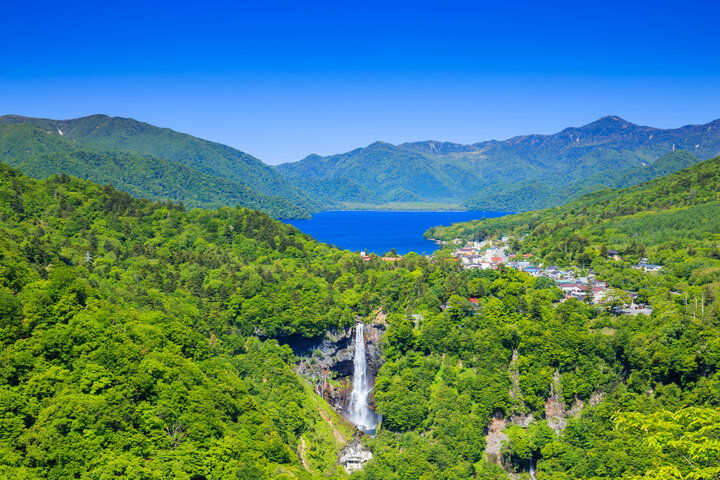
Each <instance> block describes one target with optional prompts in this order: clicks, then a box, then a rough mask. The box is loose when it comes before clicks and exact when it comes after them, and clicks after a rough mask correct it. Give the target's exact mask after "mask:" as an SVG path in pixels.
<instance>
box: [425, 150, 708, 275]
mask: <svg viewBox="0 0 720 480" xmlns="http://www.w3.org/2000/svg"><path fill="white" fill-rule="evenodd" d="M718 192H720V157H717V158H714V159H710V160H706V161H704V162H701V163H699V164H696V165H693V166H692V167H690V168H687V169H685V170H682V171H679V172H676V173H673V174H670V175H666V176H664V177H660V178H656V179H654V180H651V181H648V182H645V183H641V184H639V185H635V186H631V187H627V188H624V189H618V190H612V189H606V190H600V191H597V192H594V193H591V194H588V195H585V196H583V197H581V198H579V199H577V200H575V201H572V202H570V203H568V204H566V205H563V206H561V207H555V208H551V209H546V210H538V211H533V212H526V213H520V214H516V215H510V216H506V217H499V218H491V219H487V220H473V221H470V222H463V223H457V224H454V225H451V226H449V227H434V228H432V229H430V230H428V231H427V232H426V234H425V235H426V237H432V238H438V239H443V240H450V239H453V238H456V237H459V238H465V239H482V238H485V237H487V236H489V235H497V234H504V235H515V236H518V237H520V236H527V238H526V239H525V241H524V244H525V245H526V246H527V247H528V248H529V245H531V244H532V245H534V247H535V248H539V247H540V245H542V246H543V247H542V249H541V250H540V251H538V252H537V253H541V254H542V256H543V257H544V258H549V260H550V261H551V262H555V261H560V262H565V263H567V262H568V261H571V260H573V259H575V260H577V258H574V257H573V255H577V254H580V255H582V251H583V248H581V247H589V248H590V247H591V246H593V245H594V246H597V245H599V244H600V243H603V244H605V245H606V246H607V245H611V246H612V247H618V248H626V247H628V246H629V245H631V244H633V243H638V242H642V243H643V244H644V245H646V246H657V245H661V244H663V243H666V242H680V243H679V244H684V243H687V242H688V241H702V240H704V239H710V238H713V235H715V234H717V233H718V232H720V210H718V208H720V193H718ZM577 239H582V240H580V243H578V244H577V245H574V246H573V247H572V248H569V247H568V245H569V244H573V242H575V241H576V240H577ZM536 242H540V243H539V244H536Z"/></svg>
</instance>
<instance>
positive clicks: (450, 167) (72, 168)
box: [0, 115, 720, 218]
mask: <svg viewBox="0 0 720 480" xmlns="http://www.w3.org/2000/svg"><path fill="white" fill-rule="evenodd" d="M718 154H720V120H715V121H714V122H711V123H708V124H705V125H688V126H685V127H681V128H677V129H658V128H652V127H646V126H639V125H635V124H633V123H630V122H627V121H625V120H623V119H621V118H619V117H617V116H608V117H603V118H601V119H599V120H597V121H595V122H593V123H590V124H588V125H585V126H583V127H579V128H566V129H564V130H562V131H561V132H558V133H556V134H553V135H527V136H520V137H514V138H511V139H508V140H504V141H496V140H492V141H487V142H480V143H475V144H472V145H462V144H457V143H449V142H438V141H424V142H413V143H403V144H400V145H392V144H389V143H385V142H375V143H372V144H371V145H369V146H367V147H365V148H358V149H355V150H352V151H350V152H347V153H342V154H337V155H331V156H327V157H322V156H319V155H310V156H308V157H306V158H304V159H303V160H301V161H298V162H293V163H284V164H282V165H278V166H275V167H273V166H269V165H266V164H264V163H263V162H262V161H261V160H259V159H257V158H255V157H253V156H251V155H248V154H246V153H244V152H241V151H239V150H237V149H234V148H231V147H228V146H226V145H222V144H219V143H215V142H210V141H207V140H203V139H200V138H197V137H193V136H191V135H188V134H184V133H179V132H175V131H173V130H171V129H168V128H159V127H156V126H153V125H150V124H148V123H144V122H140V121H137V120H133V119H130V118H121V117H109V116H106V115H91V116H88V117H82V118H77V119H73V120H51V119H42V118H29V117H21V116H17V115H6V116H3V117H0V161H1V162H4V163H7V164H8V165H10V166H13V167H16V168H20V169H22V170H23V171H24V172H26V173H27V174H28V175H31V176H33V177H36V178H45V177H47V176H49V175H52V174H59V173H66V174H70V175H74V176H77V177H81V178H84V179H90V180H93V181H96V182H100V183H105V184H112V185H113V186H114V187H116V188H118V189H120V190H124V191H127V192H129V193H131V194H132V195H135V196H141V197H145V198H148V199H151V200H171V201H174V202H183V203H184V205H185V206H187V207H191V208H192V207H202V208H215V207H220V206H224V205H241V206H246V207H250V208H255V209H259V210H263V211H265V212H267V213H269V214H270V215H271V216H273V217H275V218H306V217H308V216H310V214H311V213H313V212H317V211H320V210H330V209H362V208H371V209H417V208H427V209H445V208H460V209H473V210H495V211H526V210H532V209H537V208H545V207H551V206H556V205H560V204H563V203H565V202H567V201H570V200H572V199H574V198H577V197H579V196H581V195H584V194H587V193H590V192H593V191H596V190H600V189H603V188H619V187H625V186H629V185H634V184H637V183H640V182H643V181H646V180H650V179H652V178H656V177H658V176H661V175H665V174H668V173H672V172H674V171H677V170H681V169H683V168H687V167H688V166H690V165H693V164H695V163H697V162H698V161H699V160H701V159H707V158H711V157H713V156H716V155H718Z"/></svg>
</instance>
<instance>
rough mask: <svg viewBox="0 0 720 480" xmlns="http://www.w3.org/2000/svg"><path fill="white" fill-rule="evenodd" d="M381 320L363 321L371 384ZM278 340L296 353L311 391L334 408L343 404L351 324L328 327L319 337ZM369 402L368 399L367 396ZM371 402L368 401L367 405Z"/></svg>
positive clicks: (348, 382)
mask: <svg viewBox="0 0 720 480" xmlns="http://www.w3.org/2000/svg"><path fill="white" fill-rule="evenodd" d="M383 333H385V325H384V322H381V321H374V322H373V323H368V324H366V325H365V342H366V355H367V365H368V375H369V377H370V382H371V384H374V382H375V377H376V376H377V373H378V371H379V370H380V367H381V366H382V351H381V346H380V340H381V337H382V335H383ZM280 341H281V343H284V344H286V345H288V346H289V347H290V348H292V349H293V352H294V353H295V355H296V356H298V357H300V361H299V362H298V365H297V371H298V373H299V374H300V375H302V376H303V377H305V378H306V379H308V380H309V381H311V382H312V383H313V384H314V385H315V391H316V393H317V394H318V395H320V396H322V397H323V398H324V399H325V400H326V401H327V402H328V403H329V404H330V405H332V406H333V407H334V408H335V409H336V410H337V411H338V412H341V413H342V412H343V411H344V410H345V408H346V407H347V404H348V400H349V394H350V392H351V391H352V382H353V355H354V341H355V328H354V327H348V328H345V329H335V330H328V331H327V332H325V335H324V336H323V337H315V338H309V339H308V338H302V337H285V338H283V339H281V340H280ZM371 403H372V399H371ZM371 406H372V405H371Z"/></svg>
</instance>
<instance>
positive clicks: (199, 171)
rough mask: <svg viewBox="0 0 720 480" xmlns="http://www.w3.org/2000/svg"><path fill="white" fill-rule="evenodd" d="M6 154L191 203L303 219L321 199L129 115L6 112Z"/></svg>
mask: <svg viewBox="0 0 720 480" xmlns="http://www.w3.org/2000/svg"><path fill="white" fill-rule="evenodd" d="M0 161H3V162H5V163H7V164H9V165H12V166H16V167H19V168H22V169H23V170H24V171H26V172H27V173H28V174H29V175H33V176H36V177H38V178H43V177H47V176H48V175H51V174H54V173H57V174H59V173H67V174H71V175H77V176H80V177H83V178H89V179H92V180H94V181H97V182H103V183H105V182H107V183H111V184H113V185H114V186H116V187H118V188H120V189H122V190H124V191H127V192H129V193H132V194H134V195H140V196H146V197H148V198H150V199H152V200H160V199H163V200H164V199H169V200H171V201H183V202H184V203H185V205H187V206H188V207H220V206H225V205H236V204H239V205H241V206H246V207H250V208H258V209H261V210H264V211H266V212H268V213H269V214H271V215H273V216H274V217H277V218H298V217H304V216H308V213H309V210H312V209H313V208H314V205H315V203H314V202H312V201H310V200H309V199H308V198H307V197H306V196H305V195H304V194H303V193H301V192H300V191H299V190H298V189H297V187H295V186H294V185H292V184H290V182H288V181H287V180H286V179H284V178H283V177H282V176H281V175H279V174H278V173H277V172H275V170H274V169H272V168H270V167H268V166H267V165H265V164H263V163H262V162H261V161H260V160H258V159H256V158H254V157H252V156H250V155H247V154H245V153H243V152H240V151H238V150H235V149H233V148H230V147H228V146H225V145H221V144H218V143H213V142H209V141H206V140H202V139H199V138H196V137H192V136H190V135H186V134H183V133H178V132H175V131H173V130H170V129H168V128H158V127H155V126H152V125H149V124H147V123H143V122H138V121H137V120H133V119H129V118H120V117H108V116H106V115H92V116H89V117H82V118H77V119H73V120H49V119H38V118H27V117H19V116H15V115H6V116H4V117H0Z"/></svg>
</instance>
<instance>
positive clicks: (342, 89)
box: [0, 0, 720, 163]
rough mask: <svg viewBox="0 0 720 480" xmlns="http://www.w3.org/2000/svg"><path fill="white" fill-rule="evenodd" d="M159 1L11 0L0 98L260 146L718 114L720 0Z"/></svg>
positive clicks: (17, 108)
mask: <svg viewBox="0 0 720 480" xmlns="http://www.w3.org/2000/svg"><path fill="white" fill-rule="evenodd" d="M149 3H151V2H133V1H123V2H102V1H95V2H92V3H85V2H60V1H55V2H52V3H49V2H48V3H44V2H19V1H17V2H7V3H5V4H4V5H3V8H2V13H1V15H2V18H1V19H0V26H1V27H2V28H1V29H0V31H1V32H2V41H1V42H0V107H1V108H0V113H16V114H21V115H29V116H41V117H49V118H74V117H78V116H82V115H88V114H92V113H106V114H109V115H119V116H127V117H133V118H136V119H138V120H143V121H146V122H149V123H152V124H155V125H159V126H164V127H170V128H173V129H175V130H179V131H182V132H187V133H190V134H193V135H196V136H199V137H203V138H207V139H210V140H215V141H219V142H222V143H226V144H228V145H231V146H233V147H236V148H239V149H241V150H243V151H246V152H248V153H251V154H253V155H255V156H257V157H259V158H261V159H262V160H264V161H265V162H267V163H281V162H284V161H295V160H299V159H301V158H303V157H304V156H306V155H308V154H310V153H319V154H323V155H326V154H332V153H339V152H344V151H348V150H351V149H353V148H357V147H360V146H365V145H367V144H369V143H371V142H373V141H375V140H383V141H387V142H391V143H401V142H405V141H414V140H427V139H434V140H445V141H455V142H462V143H473V142H477V141H482V140H489V139H492V138H495V139H504V138H508V137H511V136H514V135H521V134H527V133H553V132H556V131H559V130H561V129H562V128H564V127H566V126H580V125H582V124H585V123H588V122H591V121H593V120H595V119H597V118H598V117H600V116H603V115H608V114H613V115H619V116H621V117H623V118H625V119H626V120H629V121H632V122H635V123H639V124H645V125H652V126H657V127H666V128H670V127H678V126H681V125H684V124H688V123H705V122H708V121H711V120H714V119H716V118H720V34H718V31H717V28H718V21H719V19H720V6H718V3H720V2H713V1H705V2H698V1H683V2H675V4H674V5H673V4H672V3H670V2H668V3H665V2H662V1H653V2H634V1H629V0H626V1H624V2H616V1H597V2H593V1H589V2H578V1H573V2H539V1H538V2H516V1H515V2H513V1H504V2H493V3H490V2H480V1H475V2H456V1H443V2H440V1H438V2H433V3H429V2H421V1H416V2H390V1H385V2H374V1H342V0H336V1H333V2H312V1H310V0H305V1H297V2H273V1H264V2H256V3H249V2H213V1H203V2H194V3H188V4H183V3H181V2H174V3H165V4H161V3H155V4H154V5H150V4H149ZM23 4H27V6H25V5H23Z"/></svg>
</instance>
